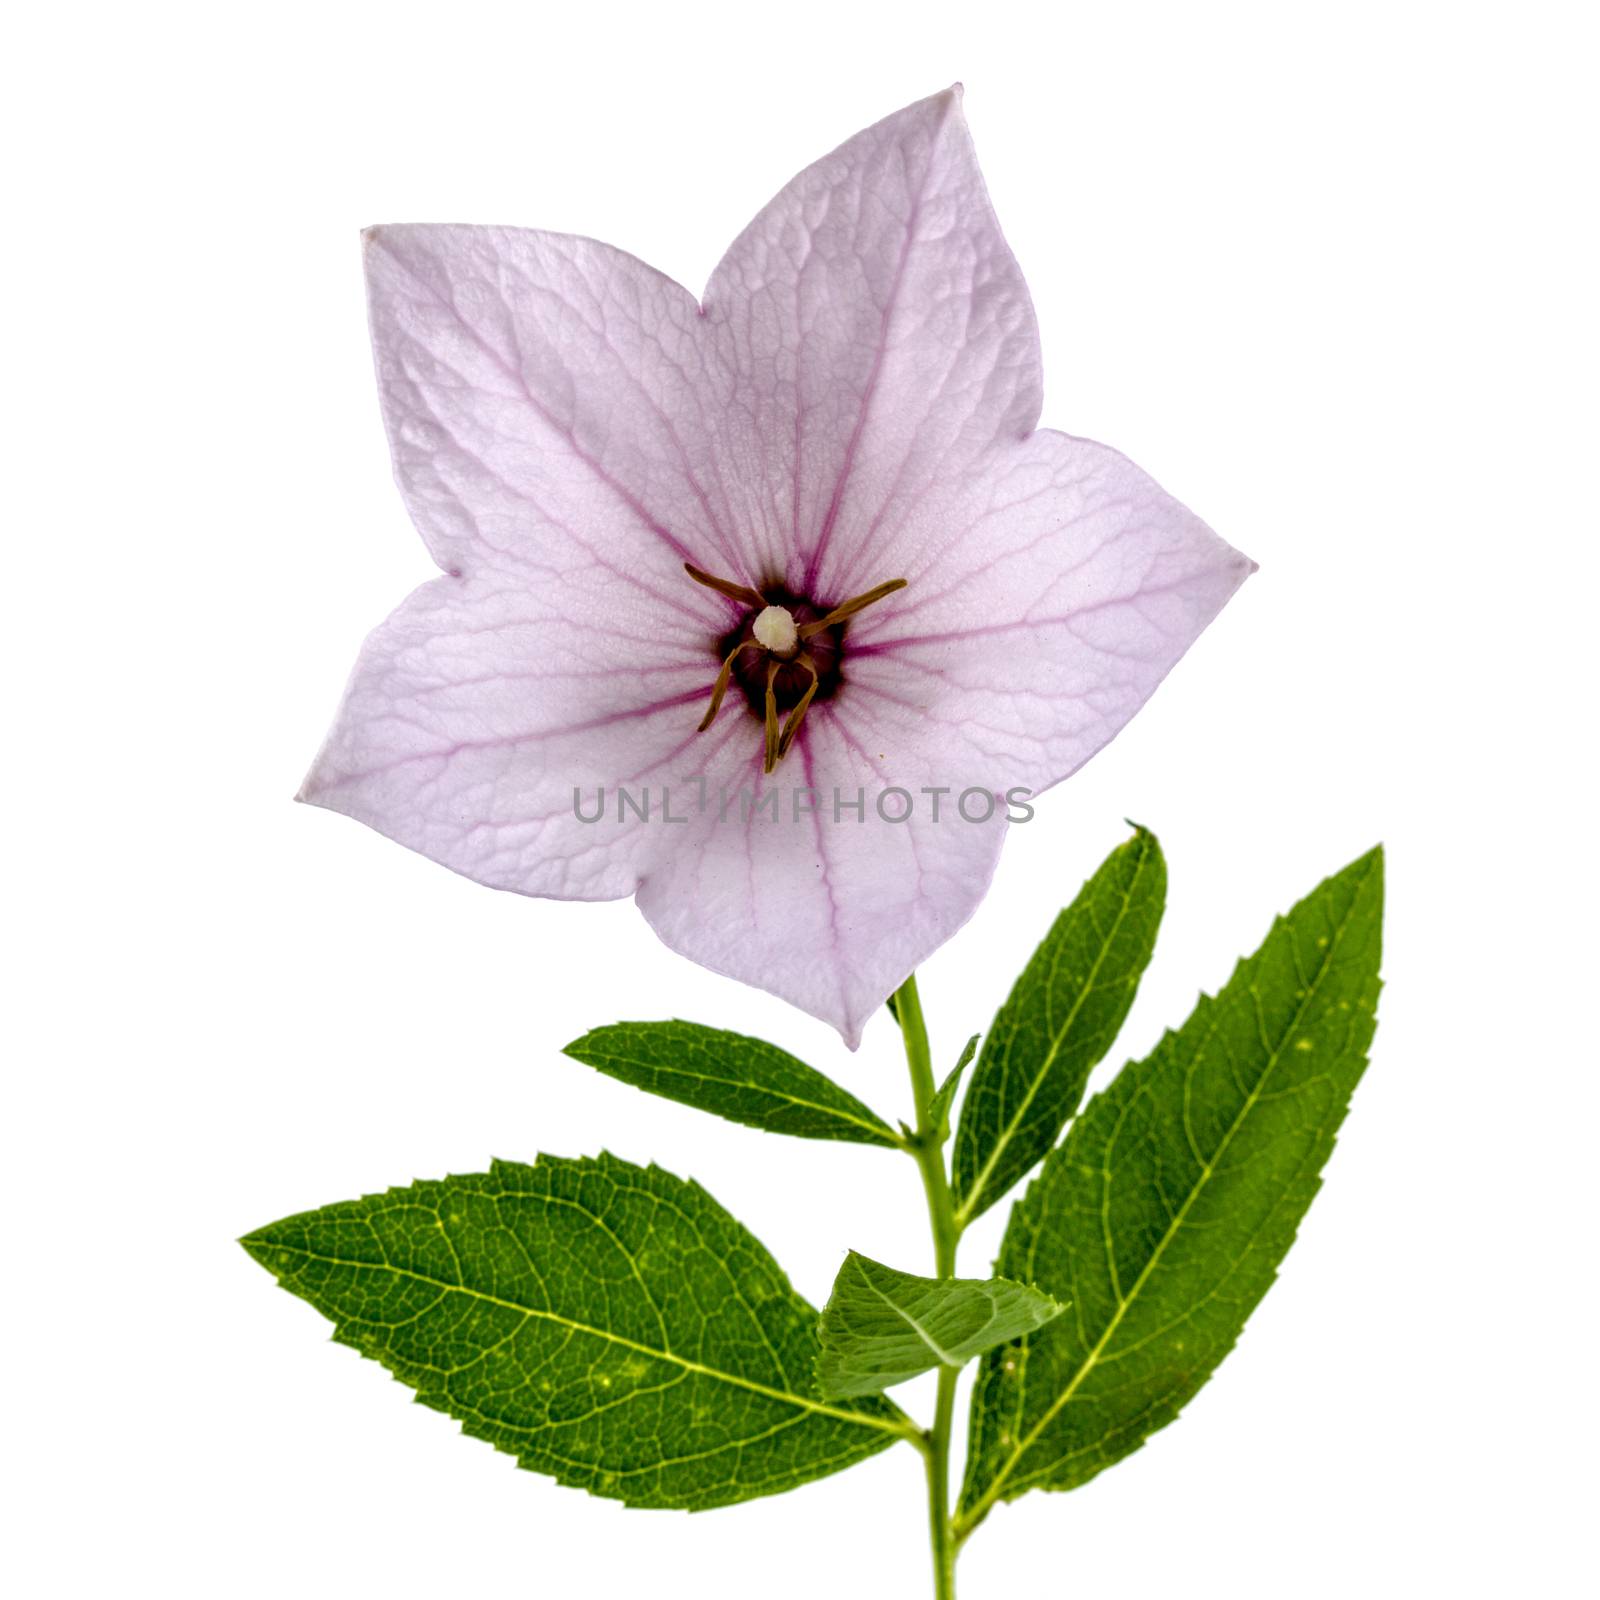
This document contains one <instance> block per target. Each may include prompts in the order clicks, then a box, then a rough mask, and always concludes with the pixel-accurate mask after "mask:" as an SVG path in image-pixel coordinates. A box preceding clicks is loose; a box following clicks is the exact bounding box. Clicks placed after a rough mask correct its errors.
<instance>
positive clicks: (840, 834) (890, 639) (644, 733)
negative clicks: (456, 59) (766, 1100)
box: [303, 90, 1252, 1047]
mask: <svg viewBox="0 0 1600 1600" xmlns="http://www.w3.org/2000/svg"><path fill="white" fill-rule="evenodd" d="M366 264H367V280H368V293H369V297H370V305H371V316H372V337H373V344H374V347H375V350H376V356H377V369H378V381H379V387H380V390H381V394H382V402H383V414H384V420H385V423H386V426H387V428H388V433H389V440H390V444H391V446H392V448H393V452H394V463H395V475H396V478H397V480H398V482H399V485H400V490H401V493H402V494H403V495H404V497H405V501H406V505H407V507H408V508H409V510H410V512H411V515H412V518H413V519H414V520H415V522H416V524H417V527H418V529H419V530H420V532H421V534H422V537H423V539H424V541H425V542H426V544H427V546H428V549H429V551H430V553H431V554H432V555H433V557H434V559H435V560H436V561H437V562H438V564H439V565H440V566H441V567H442V568H443V569H444V570H445V572H446V573H447V574H448V575H447V576H445V577H442V578H435V579H434V580H433V581H432V582H430V583H427V584H425V585H423V587H422V588H420V589H418V590H417V591H416V592H415V593H414V594H413V595H412V596H411V597H410V598H409V599H408V600H407V601H406V602H405V603H404V604H403V605H402V606H401V607H400V609H399V610H398V611H396V612H395V614H394V615H393V616H392V617H390V618H389V620H388V621H387V622H385V623H384V624H383V625H382V626H381V627H379V628H378V629H377V631H376V632H375V633H373V634H372V636H371V637H370V638H369V639H368V640H367V642H366V645H365V647H364V649H363V651H362V654H361V658H360V660H359V662H358V663H357V665H356V669H355V673H354V675H353V677H352V680H351V683H350V686H349V689H348V691H347V693H346V696H345V700H344V704H343V706H342V707H341V709H340V712H339V715H338V719H337V721H336V722H335V724H334V728H333V731H332V733H331V734H330V735H329V738H328V741H327V744H326V745H325V747H324V749H323V751H322V753H321V754H320V755H319V757H318V758H317V762H316V765H315V766H314V767H313V769H312V771H311V774H310V776H309V777H308V778H307V780H306V784H305V788H304V791H303V798H305V799H308V800H313V801H315V802H316V803H317V804H319V805H323V806H328V807H331V808H332V809H334V810H338V811H343V812H346V813H347V814H348V815H350V816H353V817H357V818H359V819H360V820H361V821H363V822H366V823H368V824H370V825H371V826H372V827H374V828H377V829H379V830H380V831H382V832H383V833H386V834H388V835H389V836H390V837H391V838H393V839H397V840H399V841H400V842H401V843H402V844H405V845H408V846H410V847H411V848H412V849H414V850H419V851H421V852H423V853H424V854H425V855H428V856H431V857H432V858H433V859H434V860H436V861H439V862H442V863H443V864H444V865H446V866H448V867H452V868H454V869H455V870H456V871H457V872H461V873H465V874H466V875H467V876H468V877H471V878H475V879H477V880H478V881H479V882H480V883H486V884H490V885H492V886H494V887H496V888H501V889H515V890H517V891H519V892H520V893H523V894H531V895H546V896H552V897H554V898H557V899H574V900H605V899H614V898H618V897H620V896H623V895H629V894H631V895H635V896H636V897H637V900H638V904H639V908H640V910H641V911H643V913H644V915H645V916H646V917H647V918H648V919H649V921H650V923H651V925H652V926H653V927H654V928H655V929H656V931H657V932H658V933H659V934H660V935H661V937H662V938H663V939H664V940H665V941H666V943H667V944H669V945H670V946H671V947H672V948H673V949H675V950H677V951H680V952H681V953H682V954H684V955H687V956H689V957H690V958H691V959H693V960H695V961H698V962H701V963H702V964H703V965H705V966H707V967H710V968H712V969H713V970H715V971H718V972H722V973H726V974H728V975H729V976H731V977H735V978H739V979H742V980H743V981H745V982H746V983H752V984H755V985H757V986H759V987H760V988H763V989H766V990H769V991H770V992H772V993H773V994H776V995H780V996H782V997H783V998H784V999H786V1000H789V1001H791V1002H793V1003H794V1004H795V1005H797V1006H799V1007H801V1008H802V1009H803V1010H805V1011H808V1012H810V1013H812V1014H813V1015H815V1016H818V1017H821V1018H824V1019H825V1020H827V1021H828V1022H830V1023H832V1024H833V1025H834V1026H835V1027H837V1028H838V1029H839V1030H840V1032H841V1033H842V1034H843V1035H844V1037H845V1040H846V1042H847V1043H848V1044H850V1045H851V1046H852V1047H854V1045H855V1044H856V1043H857V1042H858V1040H859V1038H860V1033H861V1027H862V1024H863V1022H864V1021H865V1019H866V1018H867V1017H868V1016H869V1015H870V1014H871V1013H872V1011H873V1010H874V1009H875V1008H876V1007H877V1006H879V1005H880V1004H881V1003H882V1002H883V1000H884V998H885V997H886V996H887V995H888V994H889V993H890V991H891V990H893V989H894V988H895V986H896V985H897V984H899V983H900V982H901V981H902V980H903V979H904V978H905V976H906V974H907V973H908V972H910V971H911V970H912V968H913V967H915V966H916V965H917V964H918V962H920V961H921V960H922V959H923V958H924V957H925V956H927V955H928V954H929V952H930V951H932V950H934V949H935V948H936V947H937V946H938V945H939V944H941V943H942V942H943V941H944V940H945V939H947V938H949V936H950V935H951V934H952V933H954V932H955V930H956V929H957V928H958V927H959V926H960V925H961V924H962V923H963V922H964V921H965V920H966V918H967V917H968V916H969V915H970V914H971V912H972V911H973V909H974V907H975V906H976V905H977V903H978V901H979V900H980V899H981V898H982V896H983V893H984V891H985V889H986V888H987V886H988V883H989V879H990V876H991V874H992V872H993V870H994V865H995V861H996V858H997V857H998V855H999V851H1000V846H1001V843H1002V841H1003V838H1004V833H1005V825H1006V824H1005V817H1006V814H1007V812H1008V811H1009V810H1011V809H1012V808H1011V807H1008V806H1007V805H1005V804H1003V803H1000V804H997V803H996V802H995V799H994V797H995V796H997V795H999V796H1004V795H1005V794H1007V793H1008V792H1014V791H1016V790H1019V789H1020V790H1028V791H1031V792H1034V793H1037V792H1038V791H1040V790H1043V789H1046V788H1048V787H1049V786H1050V785H1051V784H1053V783H1057V782H1059V781H1060V780H1061V779H1062V778H1064V777H1066V776H1067V775H1068V774H1069V773H1071V772H1073V771H1074V770H1075V769H1076V768H1078V767H1079V766H1081V765H1082V764H1083V763H1084V762H1085V761H1087V760H1088V758H1089V757H1090V756H1091V755H1093V754H1094V753H1095V751H1096V750H1098V749H1099V748H1100V747H1101V746H1102V745H1103V744H1105V743H1106V741H1107V740H1108V739H1110V738H1111V737H1112V735H1113V734H1115V733H1116V732H1117V730H1118V729H1119V728H1121V727H1122V725H1123V724H1124V723H1125V722H1126V721H1127V720H1128V718H1129V717H1131V716H1132V715H1133V714H1134V712H1135V711H1137V710H1138V709H1139V707H1140V706H1141V705H1142V704H1143V703H1144V700H1145V698H1146V697H1147V696H1148V695H1149V694H1150V692H1151V691H1152V690H1153V689H1154V688H1155V686H1156V685H1157V684H1158V683H1159V682H1160V681H1161V679H1162V677H1163V676H1164V675H1165V674H1166V672H1167V671H1168V670H1169V669H1170V668H1171V667H1172V665H1173V664H1174V663H1175V662H1176V661H1177V660H1178V658H1179V657H1180V656H1181V655H1182V654H1183V653H1184V651H1185V650H1186V649H1187V648H1188V647H1189V645H1190V644H1191V643H1192V642H1193V640H1194V639H1195V637H1196V636H1197V635H1198V634H1199V633H1200V631H1201V630H1202V629H1203V628H1204V627H1205V626H1206V624H1207V623H1208V622H1210V621H1211V619H1212V618H1213V617H1214V616H1215V615H1216V614H1217V612H1218V611H1219V610H1220V609H1221V608H1222V606H1223V604H1224V603H1225V602H1226V601H1227V599H1228V597H1229V596H1230V595H1231V594H1232V593H1233V591H1234V590H1235V588H1237V587H1238V585H1239V583H1240V582H1241V581H1242V580H1243V579H1244V577H1245V576H1246V575H1247V574H1248V573H1249V572H1250V571H1251V570H1252V568H1251V564H1250V562H1249V561H1247V560H1246V559H1245V558H1244V557H1243V556H1241V555H1239V554H1238V552H1236V551H1235V550H1233V549H1231V548H1230V547H1229V546H1228V545H1226V544H1224V543H1223V542H1222V541H1221V540H1220V539H1218V538H1217V537H1216V536H1215V535H1214V534H1213V533H1212V532H1211V531H1210V530H1209V529H1208V528H1207V527H1206V526H1205V525H1204V524H1203V523H1202V522H1200V521H1199V519H1198V518H1196V517H1195V516H1193V515H1192V514H1191V513H1190V512H1188V511H1186V510H1185V509H1184V508H1183V507H1182V506H1181V505H1179V504H1177V502H1176V501H1174V500H1172V499H1171V498H1170V497H1169V496H1167V495H1166V494H1165V493H1163V492H1162V490H1161V489H1159V488H1158V487H1157V486H1156V484H1155V483H1153V482H1152V481H1151V480H1150V479H1149V478H1148V477H1146V476H1145V475H1144V473H1142V472H1140V471H1139V470H1138V468H1136V467H1134V466H1133V465H1132V464H1131V463H1129V462H1128V461H1126V460H1125V459H1124V458H1123V457H1122V456H1120V455H1118V454H1117V453H1116V452H1115V451H1112V450H1108V449H1106V448H1105V447H1104V446H1102V445H1098V444H1091V443H1089V442H1087V441H1085V440H1082V439H1074V438H1070V437H1068V436H1067V435H1065V434H1060V433H1052V432H1047V431H1037V432H1036V431H1035V428H1034V424H1035V422H1036V421H1037V419H1038V415H1039V405H1040V359H1039V347H1038V337H1037V331H1036V328H1035V325H1034V318H1033V311H1032V307H1031V305H1030V303H1029V299H1028V292H1027V289H1026V287H1025V286H1024V284H1023V281H1022V277H1021V274H1020V273H1019V271H1018V269H1017V265H1016V262H1015V261H1014V260H1013V259H1012V256H1011V253H1010V251H1009V250H1008V249H1007V248H1006V244H1005V241H1004V239H1003V238H1002V237H1001V234H1000V229H999V226H998V224H997V223H996V221H995V218H994V214H993V212H992V211H991V209H990V206H989V201H988V197H987V195H986V194H985V191H984V187H983V181H982V178H981V177H980V175H979V172H978V167H977V163H976V159H975V157H974V154H973V149H972V143H971V140H970V138H969V136H968V133H967V129H966V124H965V122H964V120H963V118H962V115H961V106H960V95H959V91H958V90H951V91H950V92H948V93H945V94H941V95H936V96H935V97H934V98H933V99H931V100H924V101H922V102H920V103H919V104H917V105H914V106H910V107H908V108H907V109H906V110H904V111H901V112H899V113H897V114H896V115H894V116H892V117H889V118H887V119H886V120H885V121H883V122H880V123H879V124H878V125H877V126H876V127H873V128H869V129H868V130H867V131H866V132H865V133H861V134H858V135H857V136H856V137H855V138H854V139H852V140H850V141H849V142H848V143H847V144H845V145H843V146H841V147H840V148H839V149H838V150H836V151H835V152H834V153H833V154H832V155H830V156H827V157H825V158H824V159H823V160H821V161H819V162H817V163H816V165H815V166H812V167H809V168H808V169H807V170H806V171H805V172H803V173H801V174H800V176H799V177H798V178H796V179H795V180H794V181H793V182H792V183H791V184H789V186H788V187H787V188H786V189H784V190H783V191H782V193H781V194H779V195H778V197H777V198H776V199H775V200H774V201H773V202H772V203H771V204H770V205H769V206H768V207H767V208H766V209H765V210H764V211H763V212H762V213H761V214H760V215H759V216H758V217H757V218H756V219H755V221H754V222H752V223H751V224H750V226H749V227H748V228H746V229H745V231H744V233H743V234H741V235H740V237H739V238H738V239H737V240H736V241H735V243H734V245H733V248H732V249H731V250H730V251H729V252H728V254H727V255H726V256H725V257H724V258H723V261H722V263H721V265H720V266H719V267H718V268H717V270H716V272H715V273H714V274H713V275H712V278H711V282H710V285H709V286H708V287H707V289H706V293H705V298H704V300H703V301H702V302H701V303H699V304H697V303H696V302H695V300H694V297H693V296H692V295H690V294H689V293H688V292H687V291H686V290H684V289H682V288H680V287H679V286H678V285H677V284H676V283H673V282H671V281H670V280H669V279H667V278H664V277H662V276H661V275H660V274H659V273H657V272H655V271H653V270H651V268H649V267H647V266H645V265H644V264H643V263H641V262H639V261H636V260H634V259H633V258H632V257H631V256H628V255H624V254H623V253H622V252H621V251H618V250H613V249H611V248H609V247H608V246H606V245H602V244H596V243H595V242H593V241H592V240H589V239H580V238H572V237H568V236H565V235H561V234H551V233H536V232H527V231H523V230H520V229H513V228H487V227H426V226H417V227H412V226H406V227H384V228H376V229H373V230H372V231H370V232H369V233H368V234H367V236H366ZM687 568H693V569H695V570H694V573H693V574H692V575H691V573H690V572H689V571H688V570H686V569H687ZM850 601H857V602H858V603H859V607H860V608H859V609H857V610H856V611H855V612H854V614H853V615H850V616H848V617H845V618H840V617H839V616H838V615H837V614H836V611H835V608H838V607H840V606H841V605H842V604H843V603H844V602H850ZM763 614H764V615H763ZM723 667H726V672H725V674H724V675H723V676H722V677H721V678H720V681H719V668H723ZM769 684H770V685H771V693H770V696H769V692H768V686H769ZM714 690H719V691H721V690H725V698H722V703H721V704H720V707H716V706H713V703H712V698H713V692H714ZM808 695H809V697H810V698H809V699H807V697H808ZM803 702H804V704H803ZM710 711H715V712H716V714H715V715H714V716H708V715H707V713H708V712H710ZM703 723H708V724H709V725H708V726H705V729H704V731H699V730H700V728H701V725H702V724H703ZM785 736H787V738H786V737H785ZM894 791H898V793H897V792H894ZM935 791H937V792H935ZM664 799H665V803H666V813H667V814H666V816H665V817H664V816H663V814H662V808H663V800H664ZM963 800H964V802H965V803H964V805H963V804H962V802H963ZM908 802H909V812H910V814H909V816H908V817H907V819H906V820H904V821H899V820H891V819H894V818H897V817H899V816H900V815H901V814H902V813H903V812H906V811H907V810H908ZM986 803H987V805H988V806H989V807H990V808H991V809H992V815H990V814H988V813H986V812H985V804H986ZM642 805H644V806H648V807H649V815H648V817H647V818H646V817H643V816H641V815H640V814H639V813H640V810H641V806H642ZM597 806H598V807H603V811H604V814H603V816H602V817H601V819H600V820H598V821H594V820H585V819H587V818H592V817H593V816H594V815H595V813H596V810H597ZM936 806H937V807H938V815H937V818H935V816H934V810H935V807H936ZM958 807H960V809H959V810H958ZM619 817H620V820H619ZM668 818H678V819H682V820H668ZM969 819H971V820H969Z"/></svg>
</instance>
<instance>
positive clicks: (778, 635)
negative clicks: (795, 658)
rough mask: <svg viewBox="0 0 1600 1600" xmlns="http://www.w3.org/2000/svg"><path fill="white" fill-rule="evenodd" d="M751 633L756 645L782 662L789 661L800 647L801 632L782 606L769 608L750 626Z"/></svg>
mask: <svg viewBox="0 0 1600 1600" xmlns="http://www.w3.org/2000/svg"><path fill="white" fill-rule="evenodd" d="M750 631H751V633H753V634H754V635H755V638H756V643H757V644H759V645H761V646H762V647H763V648H764V649H767V650H770V651H771V652H772V654H773V655H775V656H777V657H778V659H779V660H780V661H787V660H788V659H789V657H790V656H792V655H793V654H794V653H795V651H796V650H797V649H798V648H799V647H800V630H799V629H798V628H797V627H795V624H794V618H793V617H792V616H790V615H789V613H788V612H787V611H786V610H784V608H783V607H782V606H768V607H767V608H766V610H765V611H763V612H762V613H761V614H760V616H758V617H757V618H756V620H755V621H754V622H752V623H751V624H750Z"/></svg>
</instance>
